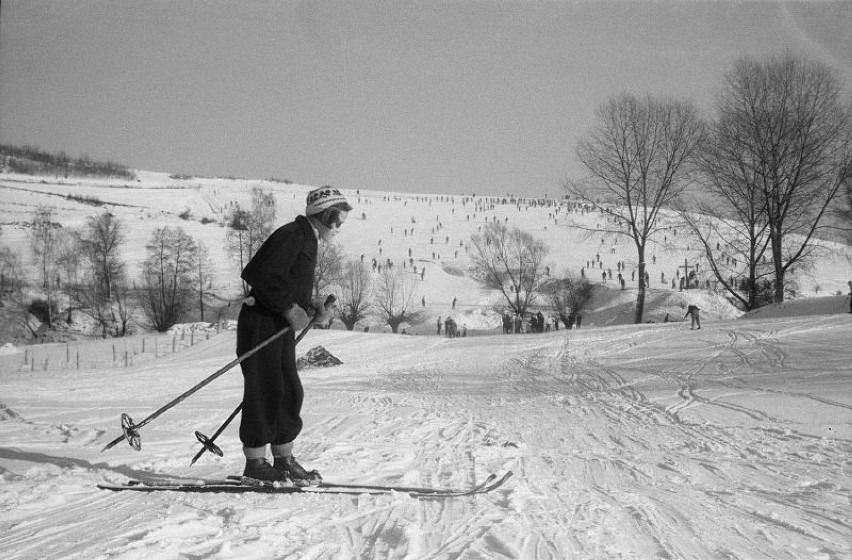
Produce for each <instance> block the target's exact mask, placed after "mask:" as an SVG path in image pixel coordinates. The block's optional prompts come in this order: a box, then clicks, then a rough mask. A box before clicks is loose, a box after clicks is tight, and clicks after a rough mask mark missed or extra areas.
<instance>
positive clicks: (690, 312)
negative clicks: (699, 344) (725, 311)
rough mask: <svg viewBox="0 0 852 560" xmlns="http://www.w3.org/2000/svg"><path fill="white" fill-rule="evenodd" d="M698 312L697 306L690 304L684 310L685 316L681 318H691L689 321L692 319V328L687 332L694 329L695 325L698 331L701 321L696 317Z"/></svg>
mask: <svg viewBox="0 0 852 560" xmlns="http://www.w3.org/2000/svg"><path fill="white" fill-rule="evenodd" d="M699 311H700V309H698V306H697V305H692V304H690V305H689V306H688V307H687V308H686V315H684V316H683V318H684V319H686V318H687V317H691V319H692V326H690V327H689V330H692V329H694V328H696V325H698V327H697V328H699V329H700V328H701V319H700V317H699V316H698V312H699Z"/></svg>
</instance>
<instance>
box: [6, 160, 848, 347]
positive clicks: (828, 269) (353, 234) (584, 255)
mask: <svg viewBox="0 0 852 560" xmlns="http://www.w3.org/2000/svg"><path fill="white" fill-rule="evenodd" d="M252 187H260V188H262V189H264V190H265V191H267V192H271V193H274V194H275V198H276V203H277V207H278V222H279V223H280V224H284V223H286V222H288V221H290V220H292V219H293V218H294V217H295V216H296V215H297V214H299V213H301V212H303V211H304V199H305V194H306V193H307V192H308V190H309V189H310V188H312V187H308V186H303V185H287V184H283V183H278V182H269V181H256V180H235V179H214V178H171V177H170V176H169V175H167V174H164V173H154V172H145V171H142V172H138V180H137V181H136V182H129V181H125V180H113V181H110V180H102V179H89V180H74V181H70V180H69V181H65V180H61V179H54V178H51V177H31V176H26V175H15V174H0V224H2V237H0V242H2V243H3V244H5V245H7V246H9V247H13V248H14V247H17V248H20V249H21V251H22V253H23V255H25V256H26V255H27V254H28V251H27V247H28V246H29V245H28V235H29V228H28V223H29V222H30V220H31V219H32V213H33V211H34V210H35V209H36V208H37V207H38V206H40V205H44V206H47V207H49V208H51V209H53V210H54V219H55V220H57V221H58V222H59V223H61V224H62V225H63V226H64V227H79V226H81V225H83V223H84V221H85V219H86V218H87V217H89V216H93V215H96V214H98V213H100V212H103V211H106V210H108V211H110V212H112V213H114V214H115V215H116V216H117V217H118V218H119V219H121V220H122V221H123V222H124V223H125V225H126V226H127V231H128V236H127V237H128V239H127V243H126V244H125V246H124V247H123V256H124V259H125V261H126V263H127V265H128V273H129V275H130V277H131V278H136V277H138V273H139V263H140V262H141V261H142V260H143V259H144V257H145V244H146V242H147V241H148V240H149V238H150V236H151V234H152V232H153V230H154V229H155V228H157V227H162V226H170V227H181V228H183V229H184V230H185V231H186V232H187V233H189V234H190V235H192V236H193V237H194V238H195V239H196V240H198V241H202V242H203V243H204V244H205V245H206V246H207V248H208V249H209V251H210V254H211V259H212V261H213V263H214V271H215V278H214V289H215V291H216V292H217V293H218V294H219V295H220V296H222V297H226V298H227V297H235V296H236V295H237V294H238V290H239V271H238V270H237V266H236V265H234V264H233V263H232V262H229V260H228V258H227V256H226V253H225V247H224V245H225V231H226V230H225V228H224V227H223V223H224V219H225V215H226V213H227V212H228V210H229V209H232V208H233V205H234V204H235V203H239V204H240V205H241V206H242V207H243V208H248V207H250V189H251V188H252ZM344 187H345V186H344ZM344 192H345V193H346V194H347V196H348V197H349V198H350V200H351V202H352V204H353V205H354V206H355V210H354V211H353V212H352V215H351V216H350V220H349V221H348V222H347V224H346V226H345V229H344V231H343V233H342V234H341V235H340V236H339V237H338V240H339V243H340V244H341V246H342V248H343V251H344V253H345V254H346V255H347V256H350V257H352V258H361V256H362V255H363V257H364V261H365V262H367V263H370V262H372V260H373V259H375V260H376V261H377V262H378V263H379V264H382V263H386V261H387V260H388V259H390V260H392V261H393V262H394V263H395V265H396V266H397V267H399V266H401V265H402V263H403V261H405V262H406V263H408V262H409V259H413V264H414V265H415V266H417V267H418V271H422V270H423V269H424V268H425V270H426V272H425V274H424V278H423V281H422V282H420V283H419V286H418V288H419V290H420V295H421V296H422V298H423V302H425V311H426V314H427V318H428V319H427V321H426V323H425V324H424V325H421V326H419V327H415V328H413V329H412V328H409V329H408V332H416V333H431V332H433V327H434V323H435V320H436V319H437V317H439V316H440V317H442V318H446V317H447V316H448V315H449V316H454V318H455V319H456V320H457V323H458V324H459V326H460V327H461V326H467V328H468V329H469V330H471V331H482V330H485V331H490V332H498V331H499V326H500V323H499V317H498V316H497V315H496V314H495V313H493V312H492V308H494V307H498V308H499V307H502V306H503V302H502V301H501V298H500V297H498V295H497V294H496V293H495V292H492V291H487V290H484V289H482V287H481V286H480V285H479V284H478V283H476V282H475V281H473V280H472V279H471V278H469V275H468V267H469V264H470V260H469V254H468V252H467V251H466V248H465V246H466V245H469V243H470V236H471V235H472V234H475V233H477V232H478V231H479V229H480V228H481V227H482V225H484V224H485V223H486V221H494V220H495V219H496V220H499V221H501V222H504V223H506V224H508V225H509V226H516V227H519V228H521V229H523V230H524V231H528V232H530V233H532V234H534V235H535V236H536V237H537V238H539V239H541V240H543V241H544V242H545V243H546V244H547V245H548V247H549V248H550V254H549V256H548V258H547V259H546V260H545V263H546V264H547V265H548V266H549V268H550V270H551V273H552V274H554V275H556V274H562V273H563V272H566V271H567V272H570V273H572V274H575V275H579V273H580V270H581V269H582V268H585V272H586V274H587V276H588V277H589V278H590V279H591V280H592V281H595V282H597V283H598V284H600V289H599V291H598V293H597V296H596V298H595V300H594V302H593V308H592V310H591V312H590V313H587V314H586V316H585V318H584V325H586V326H602V325H614V324H629V323H632V322H633V306H634V302H635V298H636V288H637V285H638V282H637V279H636V278H635V276H633V274H632V273H633V271H634V270H635V269H636V267H637V262H636V250H635V247H633V245H632V243H631V242H630V240H628V239H624V238H622V239H617V238H616V237H615V236H613V235H606V234H601V233H596V231H595V230H596V229H597V228H598V227H599V226H601V224H604V225H605V219H604V218H602V217H601V215H600V214H598V213H586V214H579V213H574V214H570V215H569V214H567V213H566V211H565V207H564V206H563V207H562V208H559V210H558V211H557V207H556V206H555V205H553V204H547V203H545V204H541V203H540V202H539V203H538V204H537V203H535V202H533V201H527V200H524V201H523V202H521V203H514V202H511V200H509V199H507V200H508V201H507V202H506V203H502V202H503V201H502V199H501V200H498V201H496V203H495V201H494V200H493V199H486V198H485V197H476V198H471V197H463V196H455V197H448V196H446V195H445V196H440V195H413V194H399V193H385V192H376V191H370V190H365V189H348V190H347V189H345V188H344ZM518 195H519V196H521V195H522V193H518ZM69 196H70V197H73V198H68V197H69ZM81 198H82V199H90V200H96V201H98V202H99V203H100V206H93V205H91V204H87V203H85V202H83V201H81ZM545 202H546V201H545ZM551 202H555V201H551ZM492 204H493V206H492ZM187 212H188V213H189V219H182V218H181V217H180V214H182V213H187ZM664 220H666V221H667V222H668V223H669V224H670V225H671V230H670V231H668V232H664V234H662V235H661V237H662V238H660V239H655V240H654V242H653V243H652V244H651V247H650V250H649V255H647V258H648V260H649V261H650V262H649V263H648V265H647V267H648V274H649V277H650V280H651V281H650V287H649V290H648V296H647V298H648V301H647V303H646V313H645V317H644V320H646V321H654V322H661V321H663V320H664V318H665V316H666V314H669V315H670V318H671V319H680V318H682V317H683V314H684V312H685V308H686V305H687V304H689V303H696V304H698V305H699V307H701V308H702V310H703V312H704V317H703V318H704V319H705V320H711V321H712V320H724V319H732V318H735V317H737V316H738V315H739V314H740V313H739V312H738V311H737V310H736V309H735V308H733V307H732V306H731V305H730V304H729V303H728V302H727V300H726V299H725V298H723V297H721V296H720V295H716V294H715V293H712V292H709V291H707V290H690V291H687V292H680V291H678V290H677V289H673V288H672V284H671V282H672V279H674V278H676V277H677V275H678V274H680V273H682V270H679V267H681V266H682V265H683V263H684V260H685V259H687V260H688V261H689V263H690V265H692V264H695V263H698V264H699V265H700V264H702V263H703V262H704V260H703V256H702V255H701V253H700V252H699V251H698V250H697V249H698V246H697V243H695V242H692V244H691V245H690V242H689V241H688V240H687V239H686V238H685V236H684V232H683V231H681V235H680V237H679V238H678V236H677V231H676V229H677V225H676V222H675V220H674V217H673V216H668V217H665V218H664ZM202 221H204V222H207V223H202ZM569 223H571V224H575V225H579V226H582V227H584V228H587V229H586V230H583V229H579V228H577V227H572V226H569ZM665 233H667V234H665ZM821 247H822V250H821V252H820V254H819V258H818V259H817V260H816V261H815V263H814V266H813V267H811V268H810V269H808V270H801V271H798V272H797V273H796V275H792V276H788V281H789V282H791V283H792V285H795V286H797V288H798V293H799V294H800V295H801V296H813V295H830V294H835V293H838V292H839V293H842V294H845V293H847V291H848V288H847V286H846V282H847V281H848V280H849V279H850V277H852V251H850V248H849V247H848V246H845V245H839V244H836V243H822V244H821ZM409 252H410V253H409ZM409 254H410V255H411V256H410V257H409ZM596 261H599V262H596ZM619 262H621V263H623V264H624V276H625V278H626V284H625V288H626V289H625V290H624V291H622V290H621V289H620V288H619V287H618V285H617V282H616V281H615V280H614V279H615V277H616V276H617V272H618V271H617V265H618V263H619ZM589 264H591V265H592V266H591V267H589V266H588V265H589ZM409 270H410V269H409ZM702 270H703V269H702ZM609 271H611V272H612V279H608V281H607V282H606V283H604V282H602V278H601V275H602V273H604V272H609ZM699 276H700V277H702V278H704V275H703V272H702V273H700V274H699ZM702 285H703V284H702ZM454 298H457V305H456V309H453V308H452V301H453V299H454ZM418 299H419V298H418ZM842 311H843V307H842V306H841V307H840V308H838V309H836V310H834V311H833V312H842ZM367 325H369V326H370V328H371V330H373V331H375V330H376V329H379V330H382V329H384V330H385V331H388V330H389V329H388V328H387V326H382V325H379V324H378V323H376V322H375V321H372V322H371V321H367V323H366V324H365V325H361V326H362V327H363V326H367Z"/></svg>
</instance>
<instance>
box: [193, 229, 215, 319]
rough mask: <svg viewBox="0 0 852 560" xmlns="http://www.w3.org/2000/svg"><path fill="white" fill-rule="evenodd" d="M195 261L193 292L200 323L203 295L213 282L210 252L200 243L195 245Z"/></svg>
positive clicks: (202, 312) (202, 315) (202, 310)
mask: <svg viewBox="0 0 852 560" xmlns="http://www.w3.org/2000/svg"><path fill="white" fill-rule="evenodd" d="M196 251H197V255H196V259H195V271H194V275H195V292H196V294H197V295H198V310H199V313H200V317H201V321H204V295H205V294H206V293H207V290H208V288H209V286H210V285H211V282H212V280H213V261H211V260H210V250H209V249H207V245H205V244H204V243H203V242H202V241H198V242H197V243H196Z"/></svg>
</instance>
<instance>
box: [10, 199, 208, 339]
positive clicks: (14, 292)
mask: <svg viewBox="0 0 852 560" xmlns="http://www.w3.org/2000/svg"><path fill="white" fill-rule="evenodd" d="M32 220H33V221H32V230H31V234H30V255H31V260H32V262H33V264H34V265H35V270H36V274H35V276H36V278H37V284H36V285H34V286H28V280H27V274H26V273H25V271H26V262H25V260H24V259H23V258H22V257H21V256H20V255H18V254H17V253H15V252H14V251H12V250H10V249H9V248H7V247H3V248H2V250H0V273H2V295H3V298H4V299H5V300H7V301H8V302H9V303H11V304H13V305H14V306H15V307H16V308H17V309H18V310H19V311H20V312H21V318H22V321H21V322H22V323H23V324H24V325H25V326H26V327H27V328H28V329H29V330H30V332H31V334H32V335H37V334H38V333H37V327H36V326H35V325H34V324H32V323H31V321H30V320H29V316H30V314H34V315H36V317H37V318H38V319H39V320H40V321H41V323H42V324H44V325H45V326H46V327H47V328H48V329H50V328H52V327H54V326H55V325H56V321H58V320H60V317H61V316H64V317H65V320H66V321H67V322H70V321H71V317H72V312H74V311H78V312H81V313H85V314H86V315H88V316H89V317H91V318H92V320H93V321H94V323H95V324H96V325H97V326H98V328H99V329H100V333H101V335H102V336H103V337H107V336H109V335H113V336H124V335H125V334H127V332H128V327H129V326H130V322H131V320H132V319H133V316H134V311H135V310H136V309H139V310H141V312H142V314H143V315H144V317H145V318H146V319H147V322H148V324H149V326H151V327H152V328H154V329H156V330H158V331H165V330H167V329H168V328H169V327H171V326H172V325H174V324H175V323H177V322H178V321H180V320H181V319H183V318H184V317H186V315H187V313H188V312H189V311H191V310H192V309H193V308H194V305H193V304H194V303H195V300H194V298H195V297H196V296H198V302H199V303H198V305H199V309H200V311H201V314H202V320H203V314H204V304H203V302H204V295H205V290H206V289H207V287H208V286H210V282H211V280H210V277H211V270H212V266H211V263H210V261H209V258H208V256H207V249H206V247H205V246H204V244H203V243H200V242H197V241H195V240H194V239H192V237H191V236H189V235H188V234H187V233H186V232H185V231H183V229H181V228H169V227H162V228H157V229H155V230H154V232H153V234H152V236H151V239H150V241H149V242H148V244H147V245H146V258H145V259H144V261H143V262H142V263H141V278H139V279H138V283H137V282H131V280H130V279H129V278H128V274H127V266H126V264H125V262H124V261H123V260H122V258H121V254H120V251H121V248H122V246H123V245H124V243H125V242H126V240H127V231H126V226H125V225H124V223H123V222H122V221H121V220H119V219H118V218H116V217H115V215H113V214H111V213H109V212H104V213H102V214H99V215H96V216H90V217H89V218H87V219H86V222H85V224H84V225H83V226H82V227H81V228H79V229H69V228H63V227H62V226H61V225H60V224H58V223H57V222H55V221H54V217H53V214H52V211H51V210H50V209H48V208H46V207H40V208H38V209H37V210H36V211H35V213H34V214H33V217H32ZM27 288H32V289H31V290H28V289H27ZM33 294H35V295H33Z"/></svg>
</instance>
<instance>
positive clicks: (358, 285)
mask: <svg viewBox="0 0 852 560" xmlns="http://www.w3.org/2000/svg"><path fill="white" fill-rule="evenodd" d="M338 288H339V290H340V291H339V295H338V300H337V314H338V316H339V317H340V320H341V321H342V322H343V324H344V325H346V328H347V329H348V330H350V331H351V330H353V329H354V328H355V325H356V324H358V322H359V321H362V320H364V319H365V318H367V316H368V315H369V313H370V311H371V310H372V307H373V305H372V302H371V301H370V296H371V293H372V286H371V281H370V271H369V270H367V266H366V265H365V264H364V263H362V262H361V261H359V260H358V259H350V260H348V261H346V263H345V265H344V266H343V272H342V274H341V276H340V279H339V281H338Z"/></svg>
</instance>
